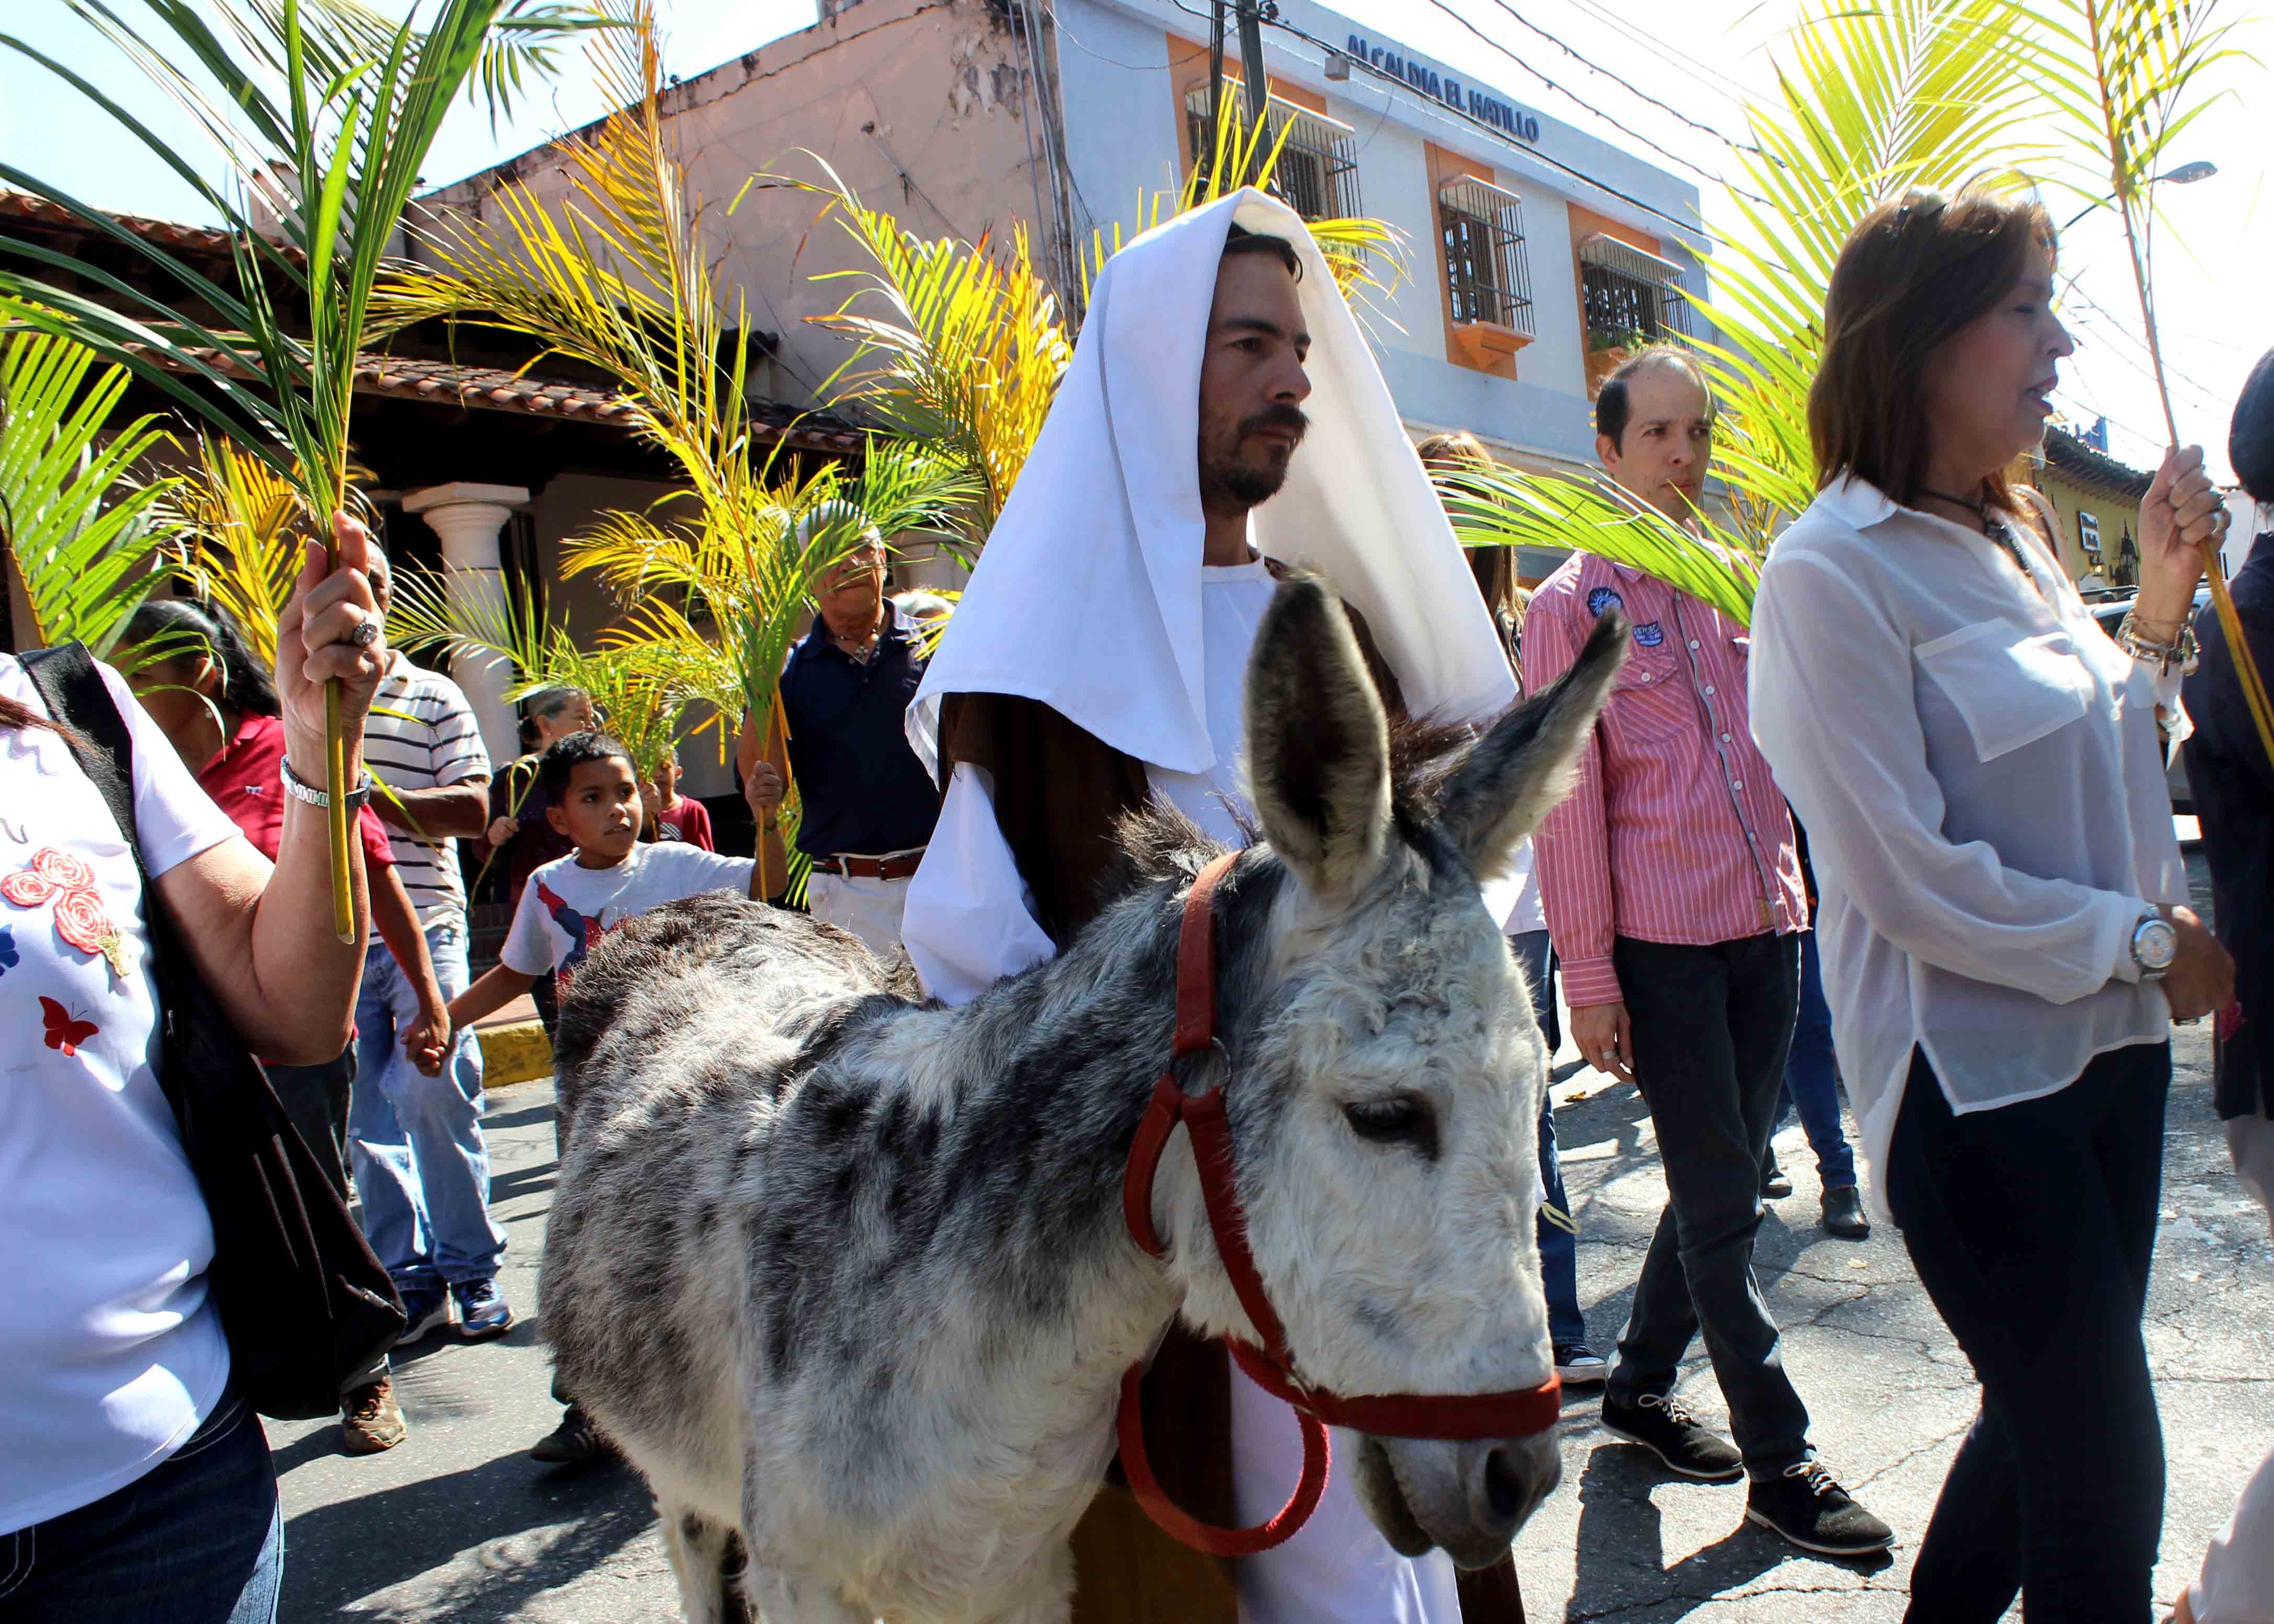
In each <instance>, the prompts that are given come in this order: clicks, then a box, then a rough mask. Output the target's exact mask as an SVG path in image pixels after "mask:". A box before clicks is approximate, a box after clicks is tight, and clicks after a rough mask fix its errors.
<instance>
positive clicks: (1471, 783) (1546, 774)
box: [1438, 609, 1627, 875]
mask: <svg viewBox="0 0 2274 1624" xmlns="http://www.w3.org/2000/svg"><path fill="white" fill-rule="evenodd" d="M1626 657H1627V622H1626V618H1625V617H1624V616H1623V615H1622V614H1620V613H1619V612H1618V611H1617V610H1615V609H1614V610H1610V611H1608V612H1607V613H1604V614H1603V615H1602V616H1600V618H1599V619H1597V620H1596V621H1595V629H1594V631H1593V634H1592V635H1590V636H1589V637H1588V639H1587V642H1586V644H1585V647H1583V648H1582V649H1581V650H1579V658H1577V660H1575V661H1573V662H1572V665H1571V669H1570V670H1569V671H1567V672H1565V673H1563V675H1562V677H1561V678H1560V679H1559V680H1557V681H1556V682H1555V685H1554V686H1553V687H1552V688H1547V690H1546V691H1545V692H1543V693H1540V694H1539V695H1535V696H1534V697H1532V698H1531V699H1527V700H1525V702H1524V703H1522V704H1520V705H1518V706H1517V707H1516V708H1515V709H1514V710H1512V711H1510V712H1509V713H1508V714H1507V715H1506V716H1503V717H1502V718H1501V719H1500V720H1499V721H1498V722H1496V723H1495V724H1494V725H1493V726H1492V729H1491V731H1490V732H1488V733H1486V734H1485V736H1484V737H1483V738H1482V739H1480V740H1479V741H1477V742H1476V744H1475V745H1474V746H1472V748H1470V751H1469V754H1468V757H1467V759H1466V760H1465V761H1464V762H1463V763H1461V765H1460V767H1459V768H1458V769H1457V770H1456V771H1455V772H1454V774H1453V777H1452V779H1451V781H1450V782H1449V784H1447V785H1446V786H1445V793H1444V800H1443V806H1442V810H1441V811H1440V812H1439V814H1438V817H1439V821H1440V822H1441V823H1442V824H1443V825H1444V829H1445V832H1446V833H1447V834H1449V835H1450V836H1451V837H1452V839H1453V844H1454V845H1455V846H1458V847H1459V848H1460V851H1461V854H1462V855H1463V856H1464V857H1465V858H1467V859H1468V861H1469V867H1470V868H1471V869H1472V870H1473V871H1474V872H1475V873H1477V874H1479V875H1491V874H1495V873H1497V872H1499V871H1500V870H1501V869H1502V868H1506V867H1507V866H1508V861H1509V859H1510V856H1512V855H1513V854H1514V853H1515V851H1516V845H1517V841H1519V840H1521V839H1523V838H1524V837H1525V836H1526V835H1528V834H1530V833H1531V832H1532V828H1533V826H1534V825H1536V824H1537V823H1539V822H1540V819H1541V818H1543V817H1545V816H1547V814H1548V813H1549V812H1550V811H1551V810H1553V809H1554V808H1555V803H1556V802H1557V801H1561V800H1562V799H1563V797H1564V796H1565V795H1567V794H1569V793H1570V790H1571V781H1572V777H1573V764H1574V763H1576V762H1577V760H1578V756H1579V751H1580V749H1581V748H1582V747H1583V746H1584V745H1585V743H1586V742H1587V737H1588V734H1589V733H1590V732H1591V731H1592V730H1593V727H1594V726H1595V712H1596V711H1600V710H1601V709H1602V708H1603V699H1604V696H1605V695H1608V693H1609V692H1610V691H1611V679H1612V678H1614V677H1615V676H1617V675H1618V672H1619V667H1620V665H1623V663H1625V660H1626Z"/></svg>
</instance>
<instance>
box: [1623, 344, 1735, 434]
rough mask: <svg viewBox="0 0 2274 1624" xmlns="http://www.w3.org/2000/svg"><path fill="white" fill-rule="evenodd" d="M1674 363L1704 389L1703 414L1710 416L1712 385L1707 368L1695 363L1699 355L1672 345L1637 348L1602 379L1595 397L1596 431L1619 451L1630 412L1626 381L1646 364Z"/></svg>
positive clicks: (1711, 416)
mask: <svg viewBox="0 0 2274 1624" xmlns="http://www.w3.org/2000/svg"><path fill="white" fill-rule="evenodd" d="M1651 366H1676V367H1679V368H1681V369H1682V370H1683V372H1688V373H1689V374H1690V377H1692V378H1694V379H1696V380H1698V387H1699V388H1700V389H1703V390H1704V391H1705V392H1706V420H1707V421H1708V422H1711V421H1712V420H1713V385H1711V384H1709V383H1707V382H1706V369H1705V368H1704V367H1702V366H1700V365H1698V357H1696V356H1693V355H1691V354H1690V352H1689V351H1688V350H1683V349H1682V348H1680V347H1679V346H1677V345H1674V344H1653V345H1651V346H1650V348H1649V349H1647V350H1637V351H1635V353H1634V354H1632V355H1630V356H1629V357H1627V358H1626V359H1625V360H1623V361H1622V362H1620V363H1619V365H1618V367H1617V370H1615V372H1612V373H1611V375H1610V376H1609V377H1608V378H1606V379H1604V380H1603V387H1602V390H1601V392H1600V394H1598V395H1596V396H1595V432H1596V433H1598V434H1600V435H1603V436H1604V437H1605V438H1607V439H1608V440H1609V441H1610V442H1611V444H1613V445H1614V446H1616V447H1618V448H1619V449H1620V450H1621V451H1624V450H1625V449H1626V448H1627V419H1628V417H1630V415H1631V413H1632V411H1633V406H1632V404H1631V403H1630V402H1629V401H1628V399H1627V383H1628V381H1629V380H1630V379H1632V378H1633V377H1634V375H1635V374H1636V373H1638V372H1641V371H1642V370H1643V369H1644V368H1645V367H1651Z"/></svg>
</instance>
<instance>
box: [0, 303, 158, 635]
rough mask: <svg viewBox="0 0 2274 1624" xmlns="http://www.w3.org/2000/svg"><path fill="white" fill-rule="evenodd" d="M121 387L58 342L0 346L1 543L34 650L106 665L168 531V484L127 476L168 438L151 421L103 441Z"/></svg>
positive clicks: (24, 340)
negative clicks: (61, 649)
mask: <svg viewBox="0 0 2274 1624" xmlns="http://www.w3.org/2000/svg"><path fill="white" fill-rule="evenodd" d="M128 381H129V379H128V375H127V372H126V370H125V369H124V367H119V366H105V367H102V368H101V369H100V370H97V368H96V365H95V357H94V354H93V352H91V351H89V350H86V349H83V348H81V347H80V346H79V345H77V344H74V343H71V342H67V341H65V340H63V339H60V338H54V337H49V336H47V335H41V334H35V333H21V334H18V335H15V336H14V337H11V338H9V339H7V340H6V341H5V342H0V536H4V538H5V539H6V541H7V545H8V552H9V553H10V554H11V556H12V557H13V558H14V560H15V561H16V569H17V573H18V575H19V576H20V578H21V579H22V581H23V583H24V595H25V598H26V600H27V601H28V602H29V603H30V605H31V609H32V620H33V625H32V628H31V630H32V632H33V634H34V636H35V637H36V639H37V641H38V642H40V643H68V642H72V641H73V640H76V641H78V642H81V643H86V644H87V647H88V648H90V649H92V650H94V652H95V653H96V654H98V655H101V656H103V657H105V658H109V657H110V656H111V655H112V654H113V652H114V645H115V644H116V643H117V638H118V634H119V632H120V631H121V630H122V629H124V627H125V624H126V620H127V618H128V617H129V616H131V615H132V613H134V611H135V609H136V608H137V606H139V605H140V604H141V602H142V600H143V599H144V598H147V597H148V596H149V595H150V591H151V589H152V588H153V587H154V586H155V585H156V584H157V583H159V581H160V580H161V579H162V575H161V573H160V571H159V569H158V568H157V566H158V562H159V552H160V549H161V547H162V545H164V543H165V541H166V539H167V534H168V532H167V526H166V523H165V521H166V506H165V504H166V500H167V494H168V485H169V482H168V481H167V480H164V479H153V480H148V481H147V482H144V481H139V480H138V479H136V478H135V477H134V467H135V464H136V463H138V462H140V461H141V460H142V458H143V457H145V456H146V455H148V454H149V453H150V452H151V451H153V450H154V449H155V448H157V447H160V446H161V445H163V444H164V443H166V440H167V436H166V433H165V432H164V431H163V430H162V428H161V427H160V426H159V425H158V420H157V419H156V418H154V417H139V418H137V419H135V420H134V421H133V422H132V423H130V424H127V425H124V427H123V428H120V429H118V430H117V432H110V417H111V414H112V413H113V412H114V411H116V410H117V408H118V403H119V401H120V399H121V398H122V397H123V396H124V395H125V393H126V386H127V383H128ZM6 589H7V583H6V582H5V580H4V579H0V591H4V590H6ZM134 663H136V664H143V663H147V658H138V659H137V660H136V661H134Z"/></svg>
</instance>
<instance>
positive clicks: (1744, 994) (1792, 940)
mask: <svg viewBox="0 0 2274 1624" xmlns="http://www.w3.org/2000/svg"><path fill="white" fill-rule="evenodd" d="M1611 962H1612V964H1613V965H1614V966H1615V967H1616V969H1617V971H1618V974H1619V987H1620V989H1621V990H1622V991H1623V992H1624V994H1625V995H1626V1005H1627V1014H1628V1016H1629V1017H1630V1019H1631V1020H1632V1021H1633V1025H1634V1064H1635V1079H1636V1081H1637V1082H1638V1084H1639V1085H1640V1086H1641V1088H1642V1095H1643V1099H1644V1101H1645V1102H1646V1103H1647V1104H1648V1105H1649V1107H1650V1120H1651V1125H1652V1126H1653V1128H1655V1129H1656V1130H1657V1133H1658V1154H1659V1160H1660V1162H1661V1164H1662V1165H1663V1166H1664V1168H1665V1170H1666V1190H1667V1203H1666V1210H1665V1212H1664V1213H1662V1214H1660V1216H1659V1220H1658V1232H1657V1233H1656V1234H1655V1235H1653V1237H1651V1243H1650V1251H1649V1252H1648V1253H1647V1254H1646V1255H1645V1257H1644V1259H1643V1264H1642V1279H1641V1280H1640V1281H1639V1282H1638V1283H1637V1284H1636V1286H1635V1299H1634V1312H1633V1313H1632V1314H1631V1315H1630V1317H1629V1318H1628V1320H1627V1325H1626V1329H1625V1330H1623V1331H1622V1332H1620V1333H1619V1350H1618V1357H1617V1359H1616V1360H1615V1362H1614V1363H1613V1365H1612V1367H1611V1377H1610V1387H1609V1389H1608V1392H1609V1395H1610V1397H1611V1398H1612V1399H1613V1400H1614V1401H1615V1402H1619V1403H1623V1404H1632V1403H1633V1402H1636V1401H1637V1400H1638V1398H1640V1397H1641V1396H1642V1395H1644V1394H1645V1393H1652V1394H1664V1393H1667V1392H1668V1391H1670V1390H1671V1389H1672V1387H1673V1386H1674V1381H1675V1375H1676V1373H1677V1371H1678V1369H1679V1366H1680V1365H1681V1362H1682V1357H1683V1354H1684V1353H1686V1352H1688V1351H1689V1348H1690V1338H1691V1337H1692V1336H1694V1335H1698V1333H1699V1332H1701V1331H1702V1332H1703V1333H1704V1334H1705V1337H1706V1354H1707V1355H1708V1357H1711V1358H1712V1359H1713V1376H1714V1379H1715V1380H1717V1381H1719V1382H1720V1383H1721V1396H1722V1398H1723V1399H1725V1400H1726V1401H1727V1402H1728V1406H1729V1431H1730V1432H1732V1433H1733V1434H1734V1435H1735V1436H1736V1441H1737V1447H1738V1448H1739V1449H1741V1450H1742V1451H1743V1453H1744V1456H1745V1470H1747V1471H1748V1472H1749V1473H1751V1475H1752V1476H1753V1477H1776V1476H1777V1475H1778V1474H1780V1473H1781V1472H1782V1471H1783V1470H1785V1468H1787V1467H1788V1466H1791V1465H1794V1464H1795V1463H1796V1462H1801V1461H1803V1460H1806V1459H1807V1458H1808V1457H1809V1447H1808V1407H1807V1406H1806V1405H1804V1404H1803V1403H1802V1402H1800V1395H1799V1394H1798V1393H1796V1392H1795V1391H1794V1390H1793V1386H1792V1382H1791V1380H1790V1379H1789V1378H1788V1377H1787V1376H1786V1375H1785V1373H1784V1361H1783V1358H1782V1357H1781V1356H1780V1355H1779V1353H1778V1351H1777V1327H1776V1321H1775V1320H1773V1319H1770V1318H1769V1310H1768V1304H1766V1302H1764V1301H1763V1300H1762V1299H1761V1289H1760V1285H1759V1283H1758V1282H1757V1281H1755V1280H1754V1278H1753V1237H1754V1234H1755V1232H1756V1231H1758V1229H1759V1228H1760V1224H1761V1155H1762V1153H1763V1152H1765V1151H1766V1149H1767V1148H1768V1142H1769V1128H1770V1124H1772V1122H1773V1120H1774V1119H1775V1116H1776V1108H1777V1091H1778V1090H1779V1089H1780V1088H1781V1087H1782V1086H1783V1085H1784V1062H1785V1055H1786V1051H1787V1050H1788V1049H1790V1048H1791V1045H1792V1023H1793V1012H1794V1011H1795V1010H1796V1008H1797V1007H1798V1003H1799V996H1800V949H1799V940H1798V938H1797V937H1795V936H1747V937H1745V938H1743V940H1742V941H1736V942H1722V943H1719V944H1715V945H1713V946H1712V947H1679V946H1672V945H1668V944H1664V943H1659V942H1638V941H1634V940H1631V939H1630V938H1629V937H1626V936H1621V937H1619V938H1617V939H1616V940H1615V942H1614V943H1613V944H1612V945H1611Z"/></svg>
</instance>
